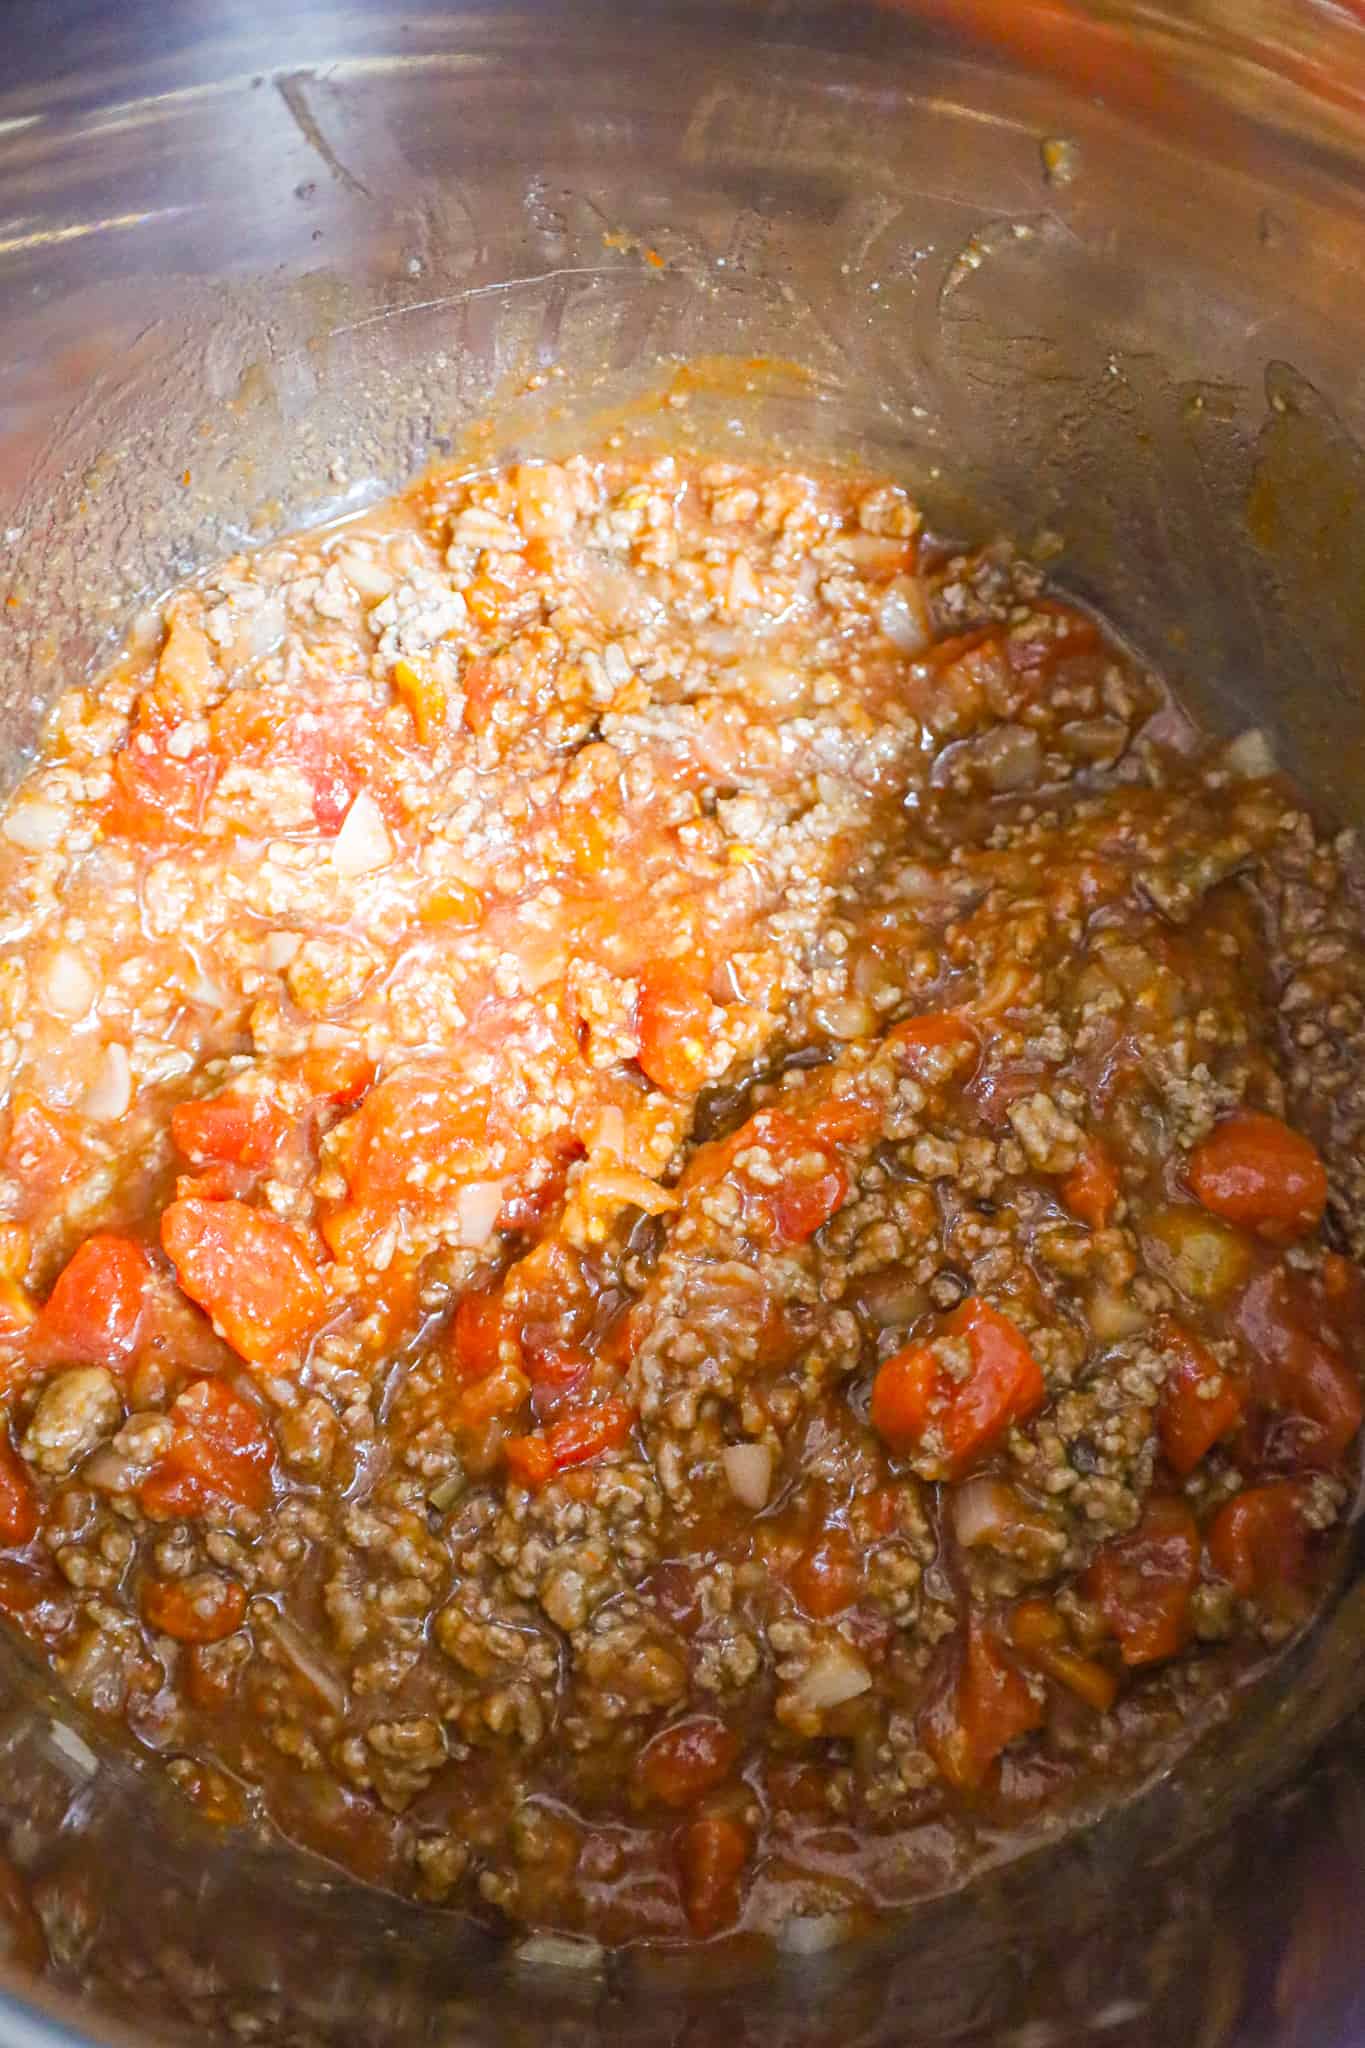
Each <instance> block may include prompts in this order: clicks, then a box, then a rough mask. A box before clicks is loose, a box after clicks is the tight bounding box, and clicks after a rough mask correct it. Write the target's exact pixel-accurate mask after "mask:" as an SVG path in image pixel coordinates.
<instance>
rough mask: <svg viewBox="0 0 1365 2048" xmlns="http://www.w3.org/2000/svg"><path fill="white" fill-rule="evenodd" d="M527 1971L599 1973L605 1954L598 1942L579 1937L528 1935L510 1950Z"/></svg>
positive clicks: (573, 1935)
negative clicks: (588, 1971)
mask: <svg viewBox="0 0 1365 2048" xmlns="http://www.w3.org/2000/svg"><path fill="white" fill-rule="evenodd" d="M512 1954H513V1955H514V1956H515V1958H516V1960H517V1962H519V1963H520V1964H521V1965H522V1966H523V1968H525V1969H528V1970H593V1971H596V1970H600V1969H601V1968H602V1966H603V1964H604V1962H605V1961H606V1951H605V1949H604V1948H603V1947H602V1944H601V1942H600V1941H590V1940H589V1939H588V1938H587V1937H586V1936H585V1935H581V1934H532V1935H529V1936H528V1937H527V1939H526V1940H525V1941H522V1942H518V1944H517V1946H516V1947H515V1948H514V1949H513V1951H512Z"/></svg>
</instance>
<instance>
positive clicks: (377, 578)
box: [337, 555, 395, 600]
mask: <svg viewBox="0 0 1365 2048" xmlns="http://www.w3.org/2000/svg"><path fill="white" fill-rule="evenodd" d="M337 559H338V561H339V562H340V564H341V573H342V575H343V576H344V577H345V578H346V581H347V582H348V583H349V584H350V586H351V588H352V590H358V591H359V592H360V595H361V596H362V597H368V598H370V599H371V600H377V599H379V598H381V597H387V596H388V594H389V592H390V591H391V590H392V589H393V586H394V581H395V578H394V574H393V571H392V570H391V569H389V568H386V567H384V566H383V565H382V564H381V563H379V562H371V561H367V560H366V558H365V557H364V556H363V555H340V556H338V558H337Z"/></svg>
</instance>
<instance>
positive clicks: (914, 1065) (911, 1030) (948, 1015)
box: [886, 1010, 981, 1088]
mask: <svg viewBox="0 0 1365 2048" xmlns="http://www.w3.org/2000/svg"><path fill="white" fill-rule="evenodd" d="M886 1044H887V1046H888V1047H889V1048H890V1049H892V1050H893V1051H894V1052H895V1053H896V1054H897V1055H898V1057H901V1058H903V1059H904V1060H905V1063H906V1065H907V1066H908V1067H909V1068H910V1071H911V1072H912V1073H913V1074H914V1076H915V1078H916V1080H918V1081H923V1082H924V1083H925V1085H926V1086H927V1087H931V1088H933V1087H941V1086H942V1085H943V1083H944V1082H945V1081H955V1080H960V1079H962V1078H963V1077H964V1076H965V1075H967V1074H968V1073H970V1072H971V1071H972V1070H973V1069H974V1068H975V1066H976V1064H977V1062H978V1060H979V1059H980V1057H981V1041H980V1040H979V1039H978V1037H977V1035H976V1033H975V1031H974V1030H973V1029H972V1027H971V1025H970V1024H969V1023H968V1022H967V1019H966V1018H965V1017H963V1016H960V1015H959V1014H958V1012H957V1011H956V1010H936V1011H931V1012H930V1013H929V1014H928V1015H926V1016H923V1017H907V1018H906V1020H905V1022H904V1023H903V1024H897V1025H896V1026H895V1028H894V1029H893V1030H891V1031H889V1032H888V1033H887V1035H886Z"/></svg>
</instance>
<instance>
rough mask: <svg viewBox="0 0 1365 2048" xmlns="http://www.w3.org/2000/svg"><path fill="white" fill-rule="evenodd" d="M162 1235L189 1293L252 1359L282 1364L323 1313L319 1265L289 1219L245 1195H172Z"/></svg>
mask: <svg viewBox="0 0 1365 2048" xmlns="http://www.w3.org/2000/svg"><path fill="white" fill-rule="evenodd" d="M161 1242H162V1244H163V1245H164V1247H165V1249H166V1254H167V1256H168V1258H169V1259H170V1260H171V1262H172V1264H173V1265H174V1267H175V1269H176V1276H177V1278H178V1279H179V1281H180V1285H181V1287H182V1288H183V1289H184V1291H185V1293H186V1294H188V1296H189V1297H190V1300H191V1301H194V1302H197V1303H198V1305H199V1307H200V1308H202V1309H203V1310H205V1312H206V1313H207V1314H208V1315H210V1316H211V1317H212V1318H213V1321H214V1323H215V1324H216V1325H217V1327H218V1328H219V1329H220V1330H221V1331H222V1333H223V1335H224V1337H226V1339H227V1341H228V1343H229V1344H230V1345H231V1346H232V1348H233V1350H234V1351H236V1352H238V1353H240V1355H241V1356H242V1357H243V1358H245V1359H246V1360H247V1361H248V1363H249V1364H252V1365H268V1366H272V1367H274V1368H276V1369H279V1368H280V1367H281V1365H282V1364H283V1363H284V1362H285V1360H286V1359H287V1357H288V1355H289V1354H290V1353H292V1352H293V1351H295V1350H296V1349H297V1346H298V1344H299V1342H300V1341H301V1339H302V1338H304V1337H306V1336H307V1335H308V1334H309V1332H310V1331H312V1330H313V1329H315V1328H316V1327H317V1325H318V1324H319V1323H320V1322H321V1321H322V1319H323V1316H324V1315H325V1314H326V1312H327V1293H326V1289H325V1288H324V1287H323V1284H322V1280H321V1278H320V1276H319V1274H318V1271H317V1268H316V1267H315V1266H314V1264H313V1261H312V1260H311V1258H310V1257H309V1256H308V1253H307V1252H306V1251H305V1249H304V1247H303V1245H302V1244H301V1243H300V1241H299V1239H298V1238H297V1237H296V1236H295V1234H294V1232H293V1231H292V1230H291V1229H290V1228H289V1225H288V1224H287V1223H282V1222H281V1221H280V1220H279V1218H278V1217H276V1216H271V1215H268V1214H267V1213H266V1212H264V1211H263V1210H260V1209H249V1208H248V1207H247V1205H246V1203H245V1202H231V1201H229V1202H205V1201H200V1200H196V1199H191V1200H188V1201H179V1202H172V1203H171V1205H170V1207H169V1208H168V1209H167V1210H166V1211H165V1212H164V1214H163V1216H162V1218H161Z"/></svg>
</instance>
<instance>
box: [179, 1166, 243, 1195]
mask: <svg viewBox="0 0 1365 2048" xmlns="http://www.w3.org/2000/svg"><path fill="white" fill-rule="evenodd" d="M256 1180H257V1176H256V1175H255V1174H254V1173H253V1172H252V1171H251V1169H250V1168H249V1167H246V1166H229V1165H227V1164H226V1163H220V1164H218V1165H215V1166H205V1167H203V1168H201V1169H200V1171H199V1172H198V1173H178V1174H177V1175H176V1177H175V1195H176V1200H177V1201H180V1202H188V1201H195V1200H198V1201H202V1202H244V1201H245V1200H246V1199H247V1197H248V1195H250V1194H252V1193H253V1192H254V1190H255V1187H256Z"/></svg>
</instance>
